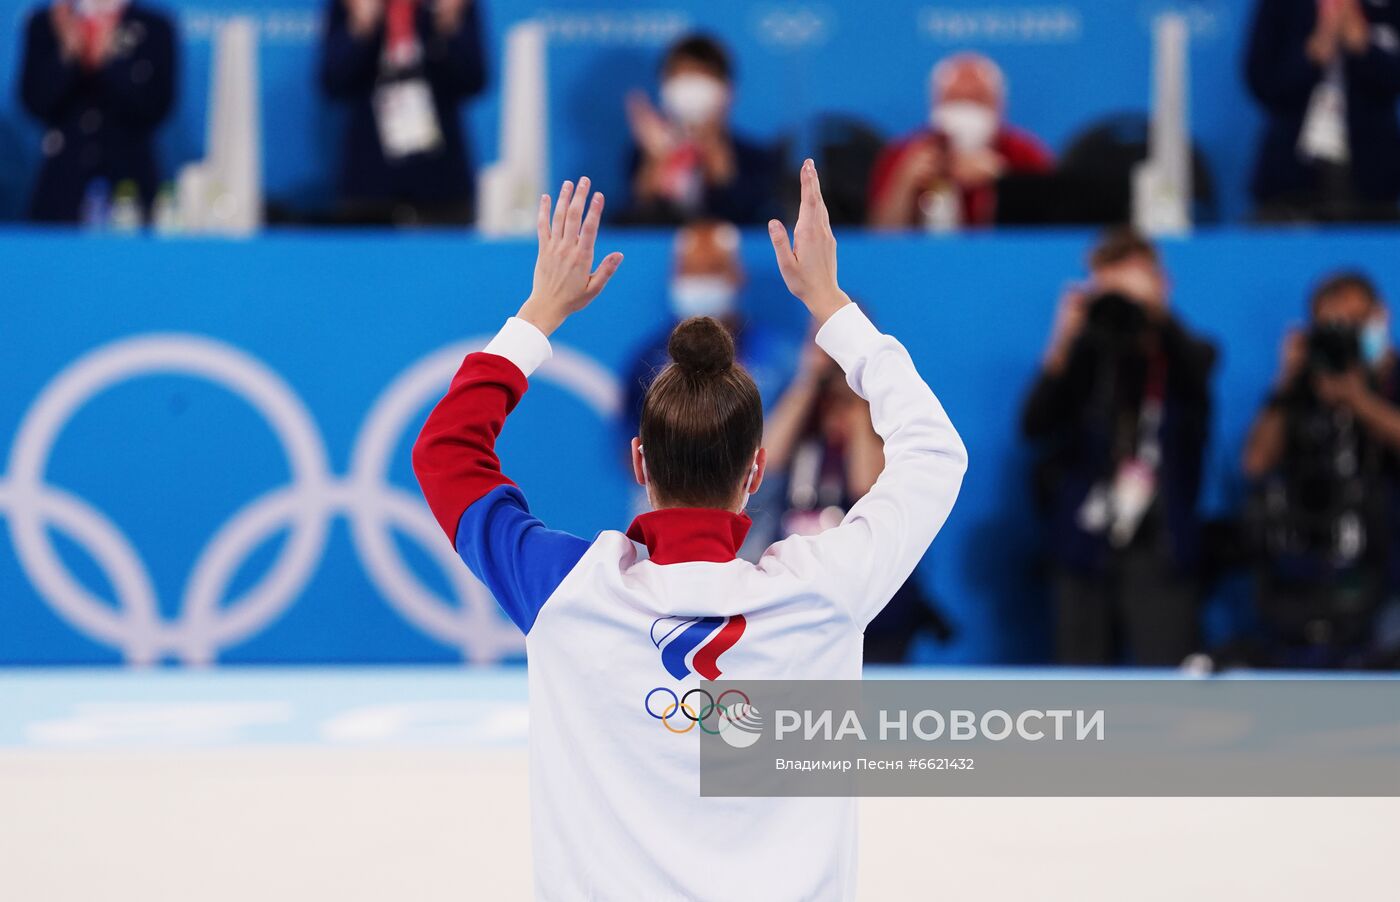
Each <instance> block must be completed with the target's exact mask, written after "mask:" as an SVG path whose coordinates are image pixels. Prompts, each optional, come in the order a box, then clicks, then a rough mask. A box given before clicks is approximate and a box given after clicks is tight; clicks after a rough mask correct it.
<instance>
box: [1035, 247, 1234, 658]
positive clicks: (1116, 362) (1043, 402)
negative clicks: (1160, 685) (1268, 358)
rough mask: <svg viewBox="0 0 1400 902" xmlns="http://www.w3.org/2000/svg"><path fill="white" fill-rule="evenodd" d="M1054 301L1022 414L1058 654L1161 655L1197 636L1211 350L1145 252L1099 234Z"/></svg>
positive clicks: (1181, 652) (1192, 645) (1180, 649)
mask: <svg viewBox="0 0 1400 902" xmlns="http://www.w3.org/2000/svg"><path fill="white" fill-rule="evenodd" d="M1089 268H1090V271H1091V277H1090V279H1089V282H1088V284H1087V285H1083V286H1076V287H1073V288H1071V289H1069V290H1068V291H1067V292H1066V293H1065V295H1064V297H1063V298H1062V299H1061V301H1060V307H1059V311H1058V313H1057V316H1056V321H1055V327H1054V330H1053V332H1052V334H1051V337H1050V343H1049V347H1048V349H1047V351H1046V354H1045V359H1044V363H1043V366H1042V370H1041V373H1040V375H1039V377H1038V378H1037V379H1036V382H1035V386H1034V388H1033V389H1032V391H1031V394H1030V396H1029V397H1028V398H1027V399H1026V403H1025V407H1024V410H1023V414H1022V429H1023V431H1024V433H1025V435H1026V436H1027V437H1028V438H1031V439H1036V440H1039V441H1040V442H1041V443H1042V444H1043V445H1044V452H1045V456H1044V458H1043V460H1042V463H1041V465H1040V467H1039V468H1038V473H1037V477H1038V478H1037V487H1038V492H1037V494H1038V495H1039V498H1040V501H1041V502H1042V506H1043V507H1044V508H1045V509H1046V511H1047V513H1048V515H1049V527H1050V530H1049V549H1048V550H1049V554H1050V559H1051V569H1052V592H1053V594H1054V600H1055V609H1056V626H1057V636H1056V646H1057V650H1058V657H1059V660H1060V661H1061V662H1063V663H1066V664H1111V663H1116V662H1118V661H1119V660H1120V658H1123V657H1126V658H1127V659H1128V660H1130V661H1131V662H1132V663H1135V664H1138V665H1142V666H1171V665H1176V664H1178V663H1180V662H1181V660H1182V659H1183V658H1184V657H1186V656H1187V655H1188V654H1190V653H1191V652H1192V651H1194V650H1195V649H1196V647H1197V595H1198V590H1197V582H1196V579H1195V565H1196V562H1197V559H1198V551H1199V549H1198V544H1199V542H1198V535H1199V529H1200V523H1199V518H1198V515H1197V510H1196V503H1197V496H1198V495H1199V493H1200V486H1201V468H1202V458H1203V456H1204V451H1205V445H1206V436H1207V429H1208V426H1209V422H1210V377H1211V371H1212V369H1213V368H1214V363H1215V349H1214V347H1212V346H1211V345H1210V344H1208V343H1207V342H1205V341H1202V340H1201V339H1199V338H1197V337H1195V336H1193V335H1192V334H1191V333H1190V332H1189V331H1188V330H1187V329H1186V327H1185V326H1183V325H1182V324H1181V322H1180V321H1179V320H1178V319H1177V318H1176V316H1175V315H1174V314H1173V313H1172V312H1171V309H1170V306H1169V304H1168V281H1167V276H1166V273H1165V272H1164V271H1163V269H1162V266H1161V262H1160V261H1159V259H1158V257H1157V251H1156V249H1155V248H1154V247H1153V246H1152V245H1151V244H1150V243H1149V242H1148V241H1146V240H1145V239H1143V238H1141V237H1139V236H1138V235H1136V234H1134V233H1132V232H1130V231H1117V232H1111V233H1109V234H1108V235H1107V236H1106V237H1105V238H1104V239H1103V240H1102V241H1100V243H1099V244H1098V246H1097V247H1095V248H1094V250H1093V251H1092V253H1091V255H1090V258H1089Z"/></svg>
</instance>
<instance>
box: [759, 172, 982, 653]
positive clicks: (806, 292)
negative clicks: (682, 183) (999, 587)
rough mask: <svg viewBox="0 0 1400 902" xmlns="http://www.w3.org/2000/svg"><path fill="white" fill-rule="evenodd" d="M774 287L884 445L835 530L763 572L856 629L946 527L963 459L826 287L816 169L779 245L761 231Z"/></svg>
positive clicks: (862, 324)
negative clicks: (800, 578)
mask: <svg viewBox="0 0 1400 902" xmlns="http://www.w3.org/2000/svg"><path fill="white" fill-rule="evenodd" d="M769 235H770V237H771V238H772V240H773V249H774V251H775V252H776V253H777V257H778V268H779V269H780V270H781V271H782V274H783V281H784V282H786V283H787V286H788V289H789V290H790V291H791V292H792V293H793V294H794V295H796V296H797V297H798V298H799V299H800V300H801V301H802V302H803V304H805V305H806V306H807V309H808V310H809V311H811V313H812V316H813V317H814V318H815V319H816V320H817V322H819V323H821V328H820V329H819V330H818V331H817V344H819V345H820V346H821V347H822V349H823V350H824V351H826V352H827V353H828V354H830V355H831V357H832V359H834V360H835V361H836V362H837V364H839V365H840V367H841V369H842V370H843V371H844V372H845V373H846V380H847V382H848V383H849V384H850V386H851V388H852V389H854V390H855V392H856V394H858V395H860V396H861V397H862V398H865V399H866V400H868V401H869V402H870V415H871V420H872V422H873V423H874V426H875V431H876V432H878V433H879V435H880V438H881V440H882V441H883V442H884V456H885V468H884V470H883V472H881V474H880V478H879V479H877V480H876V482H875V485H874V487H873V488H871V490H870V491H869V493H867V494H866V495H865V497H864V498H861V499H860V500H859V501H858V502H856V503H855V505H853V506H852V507H851V510H850V511H849V512H848V513H847V514H846V517H845V519H844V520H842V521H841V524H840V525H839V526H837V527H835V528H833V529H829V530H827V531H826V532H824V533H822V534H820V535H817V536H810V537H794V538H790V539H787V540H785V541H782V542H779V543H778V544H776V545H774V546H773V547H772V548H771V549H770V550H769V552H768V554H767V555H765V563H764V564H763V566H766V567H786V568H788V569H791V570H793V571H795V572H798V573H803V574H811V575H813V576H817V577H819V578H820V580H821V582H822V584H823V585H824V586H826V587H828V588H829V590H830V591H831V592H833V593H834V594H835V596H836V597H837V599H838V601H839V602H840V603H841V604H843V605H844V606H845V607H846V609H847V611H848V612H849V613H850V615H851V617H852V619H853V620H855V621H856V623H858V624H859V625H860V626H861V627H862V628H864V627H865V625H866V624H868V623H869V622H870V621H871V619H873V618H874V617H875V615H876V614H878V613H879V612H880V609H881V608H883V607H884V606H885V604H886V603H887V602H888V601H889V600H890V598H891V597H892V596H893V595H894V593H895V592H896V591H897V590H898V589H899V587H900V586H901V585H903V583H904V581H905V580H906V579H908V577H909V574H910V573H912V572H913V571H914V567H915V566H917V565H918V563H919V560H920V558H922V557H923V555H924V552H925V551H927V550H928V546H929V544H930V543H931V542H932V541H933V538H934V536H935V535H937V533H938V530H939V529H941V528H942V526H943V523H944V521H945V520H947V518H948V514H949V512H950V511H951V510H952V508H953V502H954V501H955V500H956V499H957V496H958V489H959V487H960V486H961V485H962V477H963V473H964V472H965V471H966V470H967V450H966V449H965V448H964V447H963V443H962V440H961V439H959V438H958V434H957V432H956V431H954V429H953V424H952V423H951V422H949V420H948V415H947V414H945V413H944V412H943V407H942V405H940V404H939V403H938V399H937V398H935V397H934V395H933V392H932V391H930V390H929V387H928V386H927V385H926V384H925V383H924V381H923V379H921V378H920V377H919V374H918V372H917V371H916V370H915V369H914V363H913V361H912V360H910V359H909V353H908V352H907V351H906V350H905V349H904V346H903V345H901V344H900V343H899V342H898V341H896V340H895V339H894V338H892V337H890V336H888V335H882V334H880V332H879V331H878V330H877V329H876V328H875V327H874V326H873V325H872V324H871V322H870V320H869V319H867V318H866V316H865V314H864V313H862V312H861V311H860V309H859V308H858V307H856V306H855V305H854V304H852V303H851V299H850V298H849V297H847V296H846V293H845V292H844V291H842V290H841V289H840V287H839V285H838V283H837V280H836V239H835V237H834V236H833V235H832V232H831V223H830V220H829V219H828V218H827V213H826V205H825V204H824V203H823V202H822V197H821V185H820V183H819V182H818V179H817V172H816V167H815V166H814V165H813V164H812V162H811V161H810V160H808V161H807V162H806V163H805V164H804V165H803V167H802V206H801V212H800V214H799V215H798V218H797V226H796V228H795V230H794V241H793V243H792V245H789V244H788V238H787V232H786V230H785V229H784V228H783V226H782V224H781V223H779V222H777V221H774V222H771V223H769Z"/></svg>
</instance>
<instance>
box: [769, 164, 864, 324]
mask: <svg viewBox="0 0 1400 902" xmlns="http://www.w3.org/2000/svg"><path fill="white" fill-rule="evenodd" d="M768 237H769V238H772V239H773V251H774V253H776V254H777V256H778V271H779V272H781V273H782V274H783V282H785V283H786V284H787V287H788V291H791V292H792V293H793V294H794V295H796V297H797V299H798V300H800V301H801V302H802V303H804V304H806V305H807V309H808V310H809V311H811V314H812V316H813V317H814V318H815V319H816V321H817V325H819V326H820V325H821V324H822V323H824V322H826V321H827V319H829V318H830V317H831V314H833V313H835V312H836V311H837V310H840V309H841V308H842V307H844V306H846V305H847V304H849V303H850V302H851V299H850V298H849V297H847V296H846V292H844V291H842V290H841V286H840V285H838V284H837V283H836V236H835V235H833V234H832V233H831V219H830V217H829V216H827V212H826V202H825V201H823V200H822V186H821V182H820V181H818V179H817V166H816V164H815V163H813V162H812V161H811V160H807V161H806V162H805V163H803V164H802V205H801V207H799V209H798V212H797V226H796V228H794V229H793V240H792V244H788V234H787V229H786V228H784V227H783V224H782V223H781V222H779V221H778V220H776V219H774V220H773V221H771V222H769V223H768Z"/></svg>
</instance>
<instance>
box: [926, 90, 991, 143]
mask: <svg viewBox="0 0 1400 902" xmlns="http://www.w3.org/2000/svg"><path fill="white" fill-rule="evenodd" d="M929 122H930V123H931V124H932V125H933V127H934V128H935V129H937V130H938V131H941V132H943V133H944V134H945V135H947V136H948V140H949V141H951V142H952V144H953V149H954V150H956V151H958V152H960V153H974V152H976V151H979V150H984V149H986V147H987V145H989V144H991V143H992V138H994V137H996V133H997V125H998V116H997V112H996V110H994V109H992V108H991V107H989V106H985V105H983V104H980V103H973V102H972V101H970V100H952V101H949V102H947V103H940V104H939V105H938V106H936V107H934V108H933V112H932V113H931V114H929Z"/></svg>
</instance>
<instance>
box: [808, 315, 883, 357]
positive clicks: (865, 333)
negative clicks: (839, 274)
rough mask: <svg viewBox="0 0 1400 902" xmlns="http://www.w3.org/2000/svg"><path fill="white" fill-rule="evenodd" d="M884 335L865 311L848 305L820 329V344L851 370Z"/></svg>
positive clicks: (818, 335) (818, 341)
mask: <svg viewBox="0 0 1400 902" xmlns="http://www.w3.org/2000/svg"><path fill="white" fill-rule="evenodd" d="M879 337H880V330H879V329H876V328H875V324H874V323H872V322H871V321H870V320H869V319H868V318H867V317H866V315H865V313H864V312H863V311H862V310H861V309H860V308H859V307H857V306H856V305H855V304H853V303H852V304H847V305H846V306H844V307H842V308H841V309H840V310H837V311H836V312H835V313H833V314H831V316H829V317H828V318H827V320H826V322H824V323H822V327H821V328H820V329H818V330H817V336H816V341H817V347H819V348H821V349H822V350H823V351H825V352H826V353H827V354H829V355H831V359H832V360H835V361H836V363H837V364H838V365H839V366H840V367H841V370H842V371H843V372H847V373H849V372H850V371H851V368H852V367H853V366H855V364H856V362H857V361H859V360H860V358H861V357H862V356H864V355H865V354H866V352H867V351H869V349H870V346H871V345H872V344H874V342H875V341H876V340H877V339H878V338H879Z"/></svg>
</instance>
